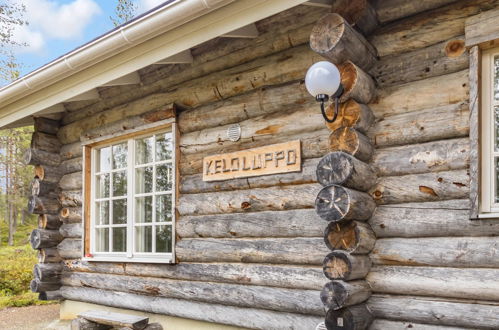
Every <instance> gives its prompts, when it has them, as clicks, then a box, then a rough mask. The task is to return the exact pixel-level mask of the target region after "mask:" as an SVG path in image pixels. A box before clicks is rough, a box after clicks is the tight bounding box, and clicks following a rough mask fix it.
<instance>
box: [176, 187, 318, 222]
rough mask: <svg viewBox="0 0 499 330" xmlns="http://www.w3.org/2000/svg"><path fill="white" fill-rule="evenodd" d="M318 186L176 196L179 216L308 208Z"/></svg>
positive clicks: (312, 201)
mask: <svg viewBox="0 0 499 330" xmlns="http://www.w3.org/2000/svg"><path fill="white" fill-rule="evenodd" d="M319 190H320V186H319V185H318V184H303V185H295V186H282V187H271V188H256V189H250V190H236V191H231V192H214V193H202V194H184V195H181V196H180V202H179V205H178V207H177V209H178V212H179V213H180V215H201V214H218V213H236V212H244V211H246V212H257V211H269V210H276V211H277V210H291V209H302V208H311V207H312V206H313V205H314V200H315V196H317V193H318V192H319Z"/></svg>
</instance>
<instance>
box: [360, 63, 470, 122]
mask: <svg viewBox="0 0 499 330" xmlns="http://www.w3.org/2000/svg"><path fill="white" fill-rule="evenodd" d="M468 93H469V83H468V70H462V71H459V72H456V73H449V74H445V75H442V76H438V77H433V78H428V79H423V80H419V81H414V82H411V83H407V84H402V85H396V86H391V87H384V88H380V89H379V90H378V97H377V99H376V101H375V102H373V103H371V104H369V107H370V108H371V110H372V111H373V113H374V115H375V116H376V118H383V117H388V116H393V115H396V114H401V113H407V112H412V111H418V110H424V109H432V108H437V107H441V106H446V105H449V104H456V103H461V102H464V101H467V100H468ZM432 118H433V116H432Z"/></svg>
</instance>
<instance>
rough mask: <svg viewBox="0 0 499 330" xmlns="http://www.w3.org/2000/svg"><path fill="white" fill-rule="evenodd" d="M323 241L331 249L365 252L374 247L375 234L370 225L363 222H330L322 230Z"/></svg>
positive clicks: (354, 252) (353, 252)
mask: <svg viewBox="0 0 499 330" xmlns="http://www.w3.org/2000/svg"><path fill="white" fill-rule="evenodd" d="M324 242H325V243H326V246H327V247H328V248H329V249H331V250H332V251H336V250H343V251H346V252H349V253H352V254H366V253H369V252H371V250H372V249H373V248H374V244H375V242H376V236H375V234H374V232H373V230H372V229H371V226H370V225H369V224H366V223H363V222H358V221H348V222H345V223H334V222H330V223H329V225H328V226H327V228H326V230H325V231H324Z"/></svg>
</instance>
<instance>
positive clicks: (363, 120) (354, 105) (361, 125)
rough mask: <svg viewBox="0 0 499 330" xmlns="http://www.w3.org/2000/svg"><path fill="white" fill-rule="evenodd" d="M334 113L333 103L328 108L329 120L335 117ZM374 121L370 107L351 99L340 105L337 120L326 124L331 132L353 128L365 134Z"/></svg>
mask: <svg viewBox="0 0 499 330" xmlns="http://www.w3.org/2000/svg"><path fill="white" fill-rule="evenodd" d="M333 111H334V103H331V104H330V105H329V106H328V107H327V108H326V114H327V116H328V117H329V118H331V117H332V116H333ZM374 119H375V118H374V114H373V112H372V110H371V108H369V106H367V105H365V104H360V103H358V102H356V101H355V100H352V99H349V100H347V101H346V102H344V103H340V105H339V108H338V116H337V117H336V120H335V121H333V122H332V123H328V122H326V126H327V127H328V128H329V129H330V130H331V131H334V130H336V129H338V128H340V127H352V128H354V129H355V130H357V131H359V132H361V133H364V134H365V133H366V132H367V130H368V129H369V128H370V127H371V126H372V125H373V124H374Z"/></svg>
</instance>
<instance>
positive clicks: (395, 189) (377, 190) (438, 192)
mask: <svg viewBox="0 0 499 330" xmlns="http://www.w3.org/2000/svg"><path fill="white" fill-rule="evenodd" d="M370 192H371V195H372V196H373V198H374V199H375V200H376V202H377V203H378V204H396V203H408V202H427V201H437V200H447V199H463V198H467V197H468V196H469V175H468V173H467V172H466V170H457V171H446V172H436V173H425V174H409V175H403V176H390V177H382V178H380V180H379V181H378V183H377V184H376V186H374V187H373V188H372V189H371V190H370Z"/></svg>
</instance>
